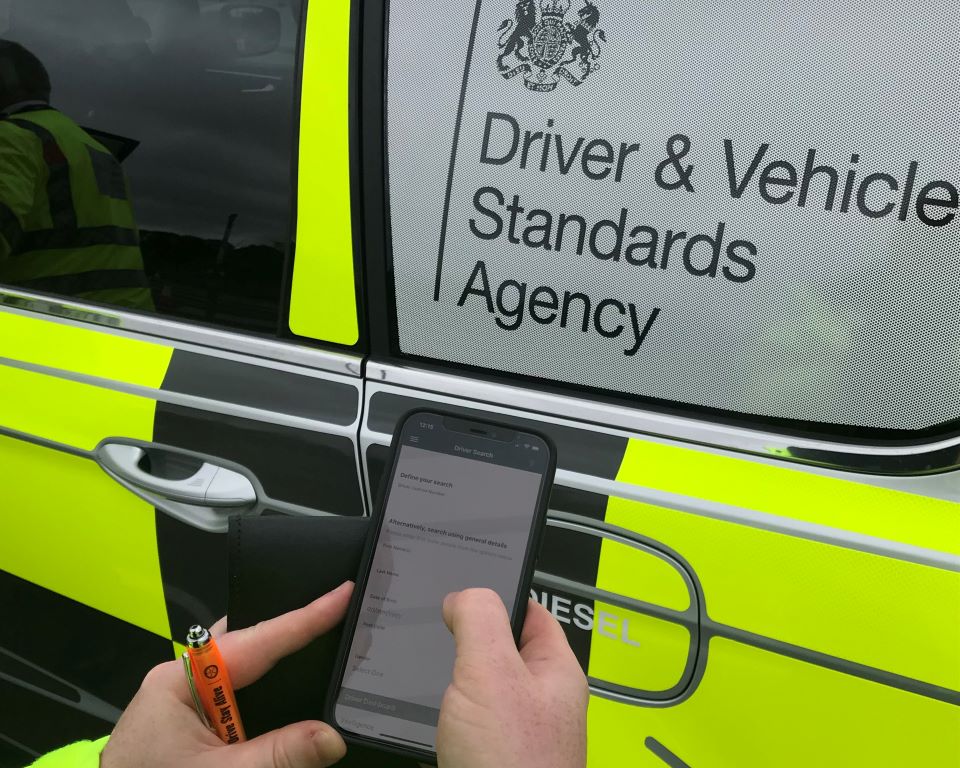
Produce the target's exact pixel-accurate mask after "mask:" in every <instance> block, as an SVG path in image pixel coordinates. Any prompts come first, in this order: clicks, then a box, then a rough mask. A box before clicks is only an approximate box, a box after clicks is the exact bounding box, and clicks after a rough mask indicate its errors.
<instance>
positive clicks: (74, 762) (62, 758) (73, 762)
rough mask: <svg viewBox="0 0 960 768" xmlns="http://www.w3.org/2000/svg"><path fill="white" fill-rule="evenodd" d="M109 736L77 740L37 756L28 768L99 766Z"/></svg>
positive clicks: (88, 767)
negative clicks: (91, 739)
mask: <svg viewBox="0 0 960 768" xmlns="http://www.w3.org/2000/svg"><path fill="white" fill-rule="evenodd" d="M109 738H110V737H109V736H104V737H103V738H102V739H97V740H96V741H78V742H76V743H74V744H68V745H67V746H65V747H61V748H60V749H57V750H55V751H53V752H48V753H47V754H45V755H42V756H41V757H38V758H37V759H36V760H35V761H34V762H33V763H32V764H31V765H30V768H99V765H100V753H101V752H102V751H103V748H104V747H105V746H106V745H107V740H108V739H109Z"/></svg>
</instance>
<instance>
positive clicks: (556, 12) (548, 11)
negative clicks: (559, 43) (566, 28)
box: [540, 0, 570, 19]
mask: <svg viewBox="0 0 960 768" xmlns="http://www.w3.org/2000/svg"><path fill="white" fill-rule="evenodd" d="M569 8H570V0H540V16H541V18H544V19H549V18H554V19H562V18H563V17H564V16H565V15H566V13H567V10H568V9H569Z"/></svg>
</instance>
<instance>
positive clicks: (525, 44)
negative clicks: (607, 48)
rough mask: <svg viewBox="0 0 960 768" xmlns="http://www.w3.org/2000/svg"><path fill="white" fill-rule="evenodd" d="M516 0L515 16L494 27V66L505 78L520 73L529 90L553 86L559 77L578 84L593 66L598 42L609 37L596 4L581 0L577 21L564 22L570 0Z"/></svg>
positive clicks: (593, 68)
mask: <svg viewBox="0 0 960 768" xmlns="http://www.w3.org/2000/svg"><path fill="white" fill-rule="evenodd" d="M539 10H540V13H539V18H538V17H537V16H538V14H537V3H536V0H517V7H516V9H515V12H514V18H513V19H505V20H504V22H503V24H501V25H500V28H499V29H498V30H497V31H498V32H499V33H500V39H499V40H498V41H497V45H498V47H499V48H500V55H499V56H497V68H498V69H499V70H500V74H501V75H503V77H504V78H506V79H508V80H509V79H510V78H513V77H516V76H517V75H523V82H524V85H526V86H527V88H529V89H530V90H531V91H541V92H545V91H552V90H553V89H554V88H556V87H557V85H558V84H559V82H560V79H561V78H563V79H564V80H566V81H567V82H568V83H570V84H571V85H580V83H582V82H583V81H584V80H586V79H587V77H588V76H589V74H590V73H591V72H593V71H594V70H596V69H597V67H598V64H597V59H598V58H599V56H600V45H601V43H605V42H606V41H607V36H606V33H605V32H604V31H603V30H602V29H599V28H598V26H597V25H598V24H599V23H600V9H599V8H598V7H597V6H596V4H595V3H593V2H591V1H590V0H583V6H582V7H581V8H580V10H579V11H577V20H576V21H567V20H566V15H567V12H568V11H569V10H570V0H540V8H539Z"/></svg>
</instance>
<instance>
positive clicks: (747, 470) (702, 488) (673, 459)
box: [617, 440, 960, 554]
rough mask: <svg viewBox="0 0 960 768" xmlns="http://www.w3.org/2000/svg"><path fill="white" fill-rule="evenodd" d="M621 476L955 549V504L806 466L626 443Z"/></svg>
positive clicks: (958, 536)
mask: <svg viewBox="0 0 960 768" xmlns="http://www.w3.org/2000/svg"><path fill="white" fill-rule="evenodd" d="M617 479H618V480H621V481H623V482H627V483H635V484H637V485H644V486H647V487H650V488H656V489H658V490H662V491H669V492H671V493H679V494H683V495H685V496H692V497H694V498H697V499H708V500H711V501H718V502H722V503H724V504H732V505H735V506H739V507H745V508H747V509H752V510H756V511H758V512H767V513H770V514H774V515H780V516H782V517H788V518H792V519H794V520H803V521H806V522H809V523H816V524H819V525H827V526H830V527H833V528H840V529H842V530H846V531H854V532H857V533H864V534H868V535H870V536H876V537H879V538H882V539H887V540H890V541H897V542H902V543H904V544H912V545H915V546H918V547H927V548H929V549H935V550H938V551H941V552H951V553H955V554H956V553H960V505H957V504H955V503H952V502H949V501H943V500H940V499H931V498H928V497H924V496H917V495H914V494H910V493H904V492H902V491H896V490H891V489H889V488H880V487H877V486H874V485H865V484H863V483H857V482H853V481H850V480H842V479H839V478H835V477H826V476H823V475H816V474H813V473H811V472H805V471H804V470H803V469H799V468H797V469H793V468H788V467H779V466H772V465H769V464H760V463H758V462H755V461H749V460H747V459H738V458H732V457H729V456H719V455H715V454H710V453H704V452H702V451H696V450H692V449H689V448H680V447H677V446H671V445H661V444H659V443H652V442H648V441H644V440H631V441H630V442H629V444H628V445H627V451H626V455H625V456H624V460H623V464H622V466H621V470H620V474H619V475H618V476H617Z"/></svg>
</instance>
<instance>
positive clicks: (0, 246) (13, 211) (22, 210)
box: [0, 109, 153, 310]
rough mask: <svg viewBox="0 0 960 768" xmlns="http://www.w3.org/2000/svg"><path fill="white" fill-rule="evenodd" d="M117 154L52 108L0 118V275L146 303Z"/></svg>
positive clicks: (35, 285)
mask: <svg viewBox="0 0 960 768" xmlns="http://www.w3.org/2000/svg"><path fill="white" fill-rule="evenodd" d="M139 242H140V239H139V234H138V232H137V226H136V222H135V221H134V217H133V208H132V206H131V204H130V197H129V194H128V190H127V183H126V179H125V178H124V174H123V171H122V170H121V168H120V164H119V163H118V162H117V160H116V159H115V158H114V157H113V155H112V154H110V152H108V151H107V150H106V149H105V148H104V147H103V146H102V145H101V144H100V143H99V142H97V141H96V140H94V139H93V138H92V137H91V136H90V135H89V134H88V133H87V132H86V131H84V130H83V129H82V128H81V127H80V126H78V125H77V124H76V123H74V122H73V121H72V120H70V118H68V117H66V116H65V115H62V114H61V113H60V112H57V111H56V110H54V109H38V110H31V111H27V112H23V113H20V114H15V115H12V116H9V117H7V118H5V119H2V120H0V283H7V284H11V285H17V286H20V287H23V288H32V289H34V290H40V291H49V292H51V293H58V294H62V295H67V296H75V297H79V298H87V299H91V300H94V301H103V302H107V303H110V304H117V305H120V306H128V307H133V308H137V309H146V310H152V309H153V301H152V299H151V297H150V289H149V284H148V282H147V278H146V275H145V273H144V270H143V257H142V255H141V253H140V245H139Z"/></svg>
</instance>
